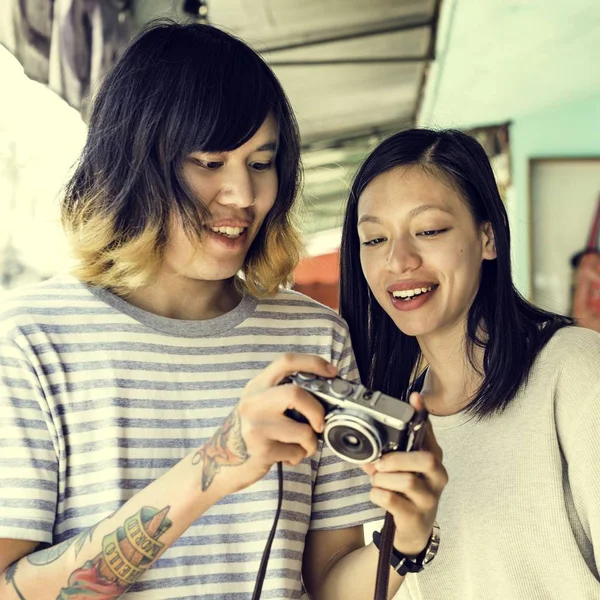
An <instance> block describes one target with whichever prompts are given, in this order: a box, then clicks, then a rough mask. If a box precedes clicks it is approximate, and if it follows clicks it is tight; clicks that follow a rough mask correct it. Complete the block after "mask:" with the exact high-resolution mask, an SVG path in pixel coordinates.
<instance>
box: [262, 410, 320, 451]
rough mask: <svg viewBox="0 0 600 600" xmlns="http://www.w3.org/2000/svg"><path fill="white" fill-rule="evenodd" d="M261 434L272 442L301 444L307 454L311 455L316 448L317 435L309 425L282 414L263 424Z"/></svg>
mask: <svg viewBox="0 0 600 600" xmlns="http://www.w3.org/2000/svg"><path fill="white" fill-rule="evenodd" d="M262 435H264V436H265V437H266V438H267V439H269V440H272V441H274V442H279V443H282V444H295V445H297V446H301V447H302V448H304V452H305V453H306V455H307V456H312V455H313V454H314V453H315V452H316V451H317V448H318V440H317V436H316V435H315V432H314V431H313V429H312V427H311V426H310V425H307V424H305V423H297V422H296V421H294V420H292V419H288V418H287V417H283V416H282V417H281V419H277V420H274V421H272V422H269V423H268V424H265V425H264V426H263V428H262Z"/></svg>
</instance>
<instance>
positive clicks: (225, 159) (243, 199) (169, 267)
mask: <svg viewBox="0 0 600 600" xmlns="http://www.w3.org/2000/svg"><path fill="white" fill-rule="evenodd" d="M278 140H279V129H278V126H277V123H276V121H275V119H274V118H273V116H272V115H269V116H268V117H267V118H266V119H265V121H264V123H263V124H262V126H261V127H260V129H258V131H257V132H256V133H255V134H254V136H253V137H252V138H251V139H250V140H248V141H247V142H246V143H245V144H243V145H242V146H239V147H238V148H236V149H234V150H231V151H229V152H194V153H192V154H190V155H189V156H188V157H187V158H186V160H185V162H184V166H183V177H184V179H185V181H186V182H187V184H188V185H189V186H190V188H191V189H192V191H193V192H194V193H195V195H196V196H197V198H198V202H201V203H202V204H203V205H204V206H205V207H206V209H207V210H208V212H209V213H210V217H209V219H208V221H207V222H206V224H205V226H204V231H203V232H202V239H201V240H200V241H196V240H190V238H189V237H188V236H187V235H186V234H185V232H184V230H183V227H182V224H181V222H180V221H179V218H178V217H177V216H174V217H173V221H172V223H171V228H170V232H169V240H168V243H167V247H166V250H165V255H164V260H163V264H162V268H161V270H162V271H163V272H168V273H170V274H171V275H173V274H176V275H178V276H180V277H183V278H186V279H192V280H196V281H221V280H226V279H230V278H231V277H233V276H235V274H236V273H237V272H238V271H239V270H240V269H241V268H242V266H243V265H244V261H245V258H246V255H247V253H248V250H249V249H250V246H251V244H252V242H253V241H254V239H255V238H256V235H257V234H258V231H259V229H260V227H261V225H262V223H263V221H264V219H265V217H266V216H267V214H268V212H269V211H270V210H271V208H272V207H273V204H274V203H275V199H276V197H277V188H278V178H277V171H276V168H275V155H276V153H277V145H278Z"/></svg>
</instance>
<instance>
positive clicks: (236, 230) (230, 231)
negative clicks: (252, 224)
mask: <svg viewBox="0 0 600 600" xmlns="http://www.w3.org/2000/svg"><path fill="white" fill-rule="evenodd" d="M244 229H245V228H244V227H211V230H212V231H214V232H215V233H222V234H224V235H228V236H230V237H237V236H238V235H240V234H241V233H242V232H243V231H244Z"/></svg>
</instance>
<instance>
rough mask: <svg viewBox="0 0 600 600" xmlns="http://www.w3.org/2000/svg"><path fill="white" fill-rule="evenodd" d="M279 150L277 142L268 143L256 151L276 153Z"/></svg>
mask: <svg viewBox="0 0 600 600" xmlns="http://www.w3.org/2000/svg"><path fill="white" fill-rule="evenodd" d="M276 150H277V142H267V143H266V144H263V145H262V146H259V147H258V148H257V149H256V152H275V151H276Z"/></svg>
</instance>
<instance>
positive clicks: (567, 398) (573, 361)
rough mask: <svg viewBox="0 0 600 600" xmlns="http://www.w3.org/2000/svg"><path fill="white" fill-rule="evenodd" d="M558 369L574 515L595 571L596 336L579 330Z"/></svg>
mask: <svg viewBox="0 0 600 600" xmlns="http://www.w3.org/2000/svg"><path fill="white" fill-rule="evenodd" d="M573 337H574V340H573V342H574V343H573V345H572V349H571V351H570V354H569V357H568V358H567V360H566V361H565V362H564V364H563V365H562V366H561V368H560V371H559V373H558V378H557V380H558V385H557V389H556V398H555V401H556V410H557V422H558V430H559V435H560V438H561V446H562V449H563V452H564V454H565V458H566V462H567V465H568V471H567V475H568V479H569V485H570V488H571V493H572V497H573V504H574V506H575V510H576V511H577V517H578V519H579V521H580V523H581V526H582V528H583V530H584V532H585V535H586V537H587V538H588V540H589V542H590V543H591V546H592V548H593V557H588V558H589V559H590V560H594V561H595V564H596V569H597V572H600V458H599V457H600V335H599V334H597V333H596V332H592V331H589V330H580V334H579V335H578V336H576V337H575V336H573Z"/></svg>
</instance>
